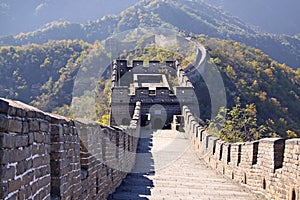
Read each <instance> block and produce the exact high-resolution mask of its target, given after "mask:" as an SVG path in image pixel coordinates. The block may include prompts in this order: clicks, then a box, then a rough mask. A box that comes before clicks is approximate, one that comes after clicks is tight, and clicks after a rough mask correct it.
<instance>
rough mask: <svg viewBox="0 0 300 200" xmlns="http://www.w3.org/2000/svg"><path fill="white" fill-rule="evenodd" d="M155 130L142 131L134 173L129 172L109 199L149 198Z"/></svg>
mask: <svg viewBox="0 0 300 200" xmlns="http://www.w3.org/2000/svg"><path fill="white" fill-rule="evenodd" d="M153 133H154V131H153V130H143V131H141V134H142V135H141V137H140V139H139V143H138V147H137V155H136V163H135V166H134V169H133V170H132V173H130V174H128V175H127V176H126V178H125V179H124V180H123V182H122V183H121V185H120V186H119V187H118V188H117V189H116V191H115V192H114V193H113V194H111V195H110V196H109V197H108V199H109V200H125V199H126V200H128V199H148V198H147V197H145V196H150V195H151V188H153V187H154V185H153V181H152V180H151V179H149V178H148V177H147V176H149V175H154V174H155V171H154V160H153V155H152V153H151V149H152V147H153Z"/></svg>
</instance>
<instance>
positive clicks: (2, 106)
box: [0, 99, 9, 114]
mask: <svg viewBox="0 0 300 200" xmlns="http://www.w3.org/2000/svg"><path fill="white" fill-rule="evenodd" d="M8 109H9V103H8V102H6V101H4V100H2V99H0V113H3V114H7V113H8Z"/></svg>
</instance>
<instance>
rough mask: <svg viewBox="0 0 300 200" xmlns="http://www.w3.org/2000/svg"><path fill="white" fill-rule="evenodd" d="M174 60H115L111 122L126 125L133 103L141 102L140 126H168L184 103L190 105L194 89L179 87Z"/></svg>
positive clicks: (114, 124)
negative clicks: (130, 63) (162, 61)
mask: <svg viewBox="0 0 300 200" xmlns="http://www.w3.org/2000/svg"><path fill="white" fill-rule="evenodd" d="M179 68H180V66H179V65H178V64H177V62H175V61H166V62H165V63H164V64H161V63H160V62H159V61H149V64H147V65H145V64H144V62H143V61H142V60H134V61H132V65H129V64H128V61H127V60H116V61H114V62H113V68H112V94H111V110H110V125H111V126H119V125H128V124H129V122H130V119H131V118H132V116H133V112H134V106H135V105H136V102H138V101H139V102H141V119H142V120H141V125H142V126H149V127H151V128H154V129H162V128H167V127H170V126H171V122H172V120H173V116H174V115H181V108H182V106H183V105H188V106H190V107H193V106H194V104H195V95H194V89H193V87H192V86H191V85H186V84H185V85H184V86H181V84H180V82H181V81H179V78H180V77H178V71H179Z"/></svg>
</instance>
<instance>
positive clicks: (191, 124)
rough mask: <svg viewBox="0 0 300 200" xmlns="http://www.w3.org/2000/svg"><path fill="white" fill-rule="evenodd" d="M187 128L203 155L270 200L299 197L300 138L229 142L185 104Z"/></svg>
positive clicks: (229, 176) (219, 168) (230, 176)
mask: <svg viewBox="0 0 300 200" xmlns="http://www.w3.org/2000/svg"><path fill="white" fill-rule="evenodd" d="M182 114H183V116H184V129H185V132H186V134H187V137H189V138H190V139H191V143H192V144H193V145H194V147H195V148H196V151H197V154H198V156H199V157H200V158H202V159H204V160H205V162H206V163H207V164H208V165H209V166H210V167H211V168H213V169H215V170H217V171H218V172H219V173H221V174H223V175H224V176H227V177H228V178H230V179H234V180H235V181H237V182H239V183H240V184H242V185H244V186H245V187H248V188H250V189H252V190H253V191H255V192H258V193H261V194H263V195H265V196H266V198H267V199H289V200H296V199H300V193H299V191H300V139H290V140H284V139H281V138H267V139H261V140H258V141H254V142H243V143H226V142H224V141H221V140H219V139H217V138H215V137H213V136H212V135H210V134H209V133H207V132H206V131H205V130H204V129H203V128H202V127H200V125H199V124H197V123H195V122H196V119H195V117H194V116H193V115H192V114H191V111H190V109H189V108H188V107H187V106H184V107H183V113H182Z"/></svg>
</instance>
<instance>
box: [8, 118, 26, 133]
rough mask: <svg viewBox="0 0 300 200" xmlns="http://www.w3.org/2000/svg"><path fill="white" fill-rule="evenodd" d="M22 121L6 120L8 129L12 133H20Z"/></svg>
mask: <svg viewBox="0 0 300 200" xmlns="http://www.w3.org/2000/svg"><path fill="white" fill-rule="evenodd" d="M22 128H23V126H22V121H21V120H18V119H9V120H8V131H9V132H13V133H22Z"/></svg>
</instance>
